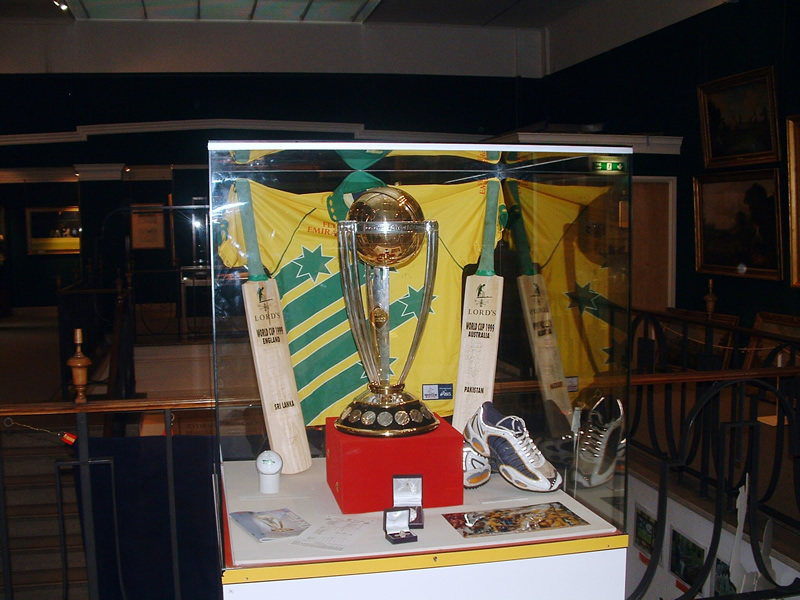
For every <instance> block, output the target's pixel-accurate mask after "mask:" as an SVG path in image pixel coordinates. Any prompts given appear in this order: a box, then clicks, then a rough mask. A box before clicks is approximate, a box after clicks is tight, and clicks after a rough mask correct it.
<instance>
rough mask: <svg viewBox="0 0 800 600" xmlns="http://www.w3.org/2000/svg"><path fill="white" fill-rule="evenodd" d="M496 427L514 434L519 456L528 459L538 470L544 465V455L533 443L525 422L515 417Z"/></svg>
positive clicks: (510, 417) (501, 421)
mask: <svg viewBox="0 0 800 600" xmlns="http://www.w3.org/2000/svg"><path fill="white" fill-rule="evenodd" d="M496 427H502V428H503V429H507V430H509V431H510V432H511V433H512V434H513V436H514V445H515V446H517V448H518V454H520V455H521V456H524V457H525V458H526V459H527V460H526V462H529V463H530V464H532V465H533V466H535V467H536V468H539V467H541V466H542V465H544V463H545V458H544V455H543V454H542V452H541V450H539V448H538V447H537V446H536V444H534V443H533V440H532V439H531V436H530V434H528V428H527V427H526V426H525V421H523V420H522V419H520V418H519V417H515V416H509V417H504V418H503V419H501V420H500V421H498V422H497V425H496Z"/></svg>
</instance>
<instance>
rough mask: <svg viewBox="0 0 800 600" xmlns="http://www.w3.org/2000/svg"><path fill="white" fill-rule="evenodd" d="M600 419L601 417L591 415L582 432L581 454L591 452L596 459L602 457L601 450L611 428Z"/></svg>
mask: <svg viewBox="0 0 800 600" xmlns="http://www.w3.org/2000/svg"><path fill="white" fill-rule="evenodd" d="M599 419H600V415H598V414H597V413H590V414H589V418H588V419H587V423H586V428H585V429H584V430H583V431H581V434H582V435H581V448H580V450H581V452H584V453H585V452H590V453H591V454H592V456H593V457H595V458H597V457H599V456H600V450H601V448H602V447H603V443H604V442H605V438H606V434H607V432H608V430H609V427H608V426H604V425H603V424H602V423H600V422H599Z"/></svg>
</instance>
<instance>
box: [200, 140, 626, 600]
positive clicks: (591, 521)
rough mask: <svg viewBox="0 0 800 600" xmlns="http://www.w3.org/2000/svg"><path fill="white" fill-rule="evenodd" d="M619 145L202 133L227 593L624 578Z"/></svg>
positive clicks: (617, 586) (562, 584)
mask: <svg viewBox="0 0 800 600" xmlns="http://www.w3.org/2000/svg"><path fill="white" fill-rule="evenodd" d="M630 155H631V151H630V149H629V148H624V147H588V146H573V147H569V146H544V145H541V146H531V145H504V146H500V145H486V146H477V145H432V144H428V145H425V144H415V145H409V144H388V143H387V144H375V143H344V142H342V143H294V142H280V143H275V142H269V143H267V142H241V143H236V142H212V143H210V144H209V160H210V206H211V226H212V227H211V228H212V247H213V255H214V256H213V262H212V282H211V283H212V294H213V304H214V354H215V386H216V394H217V416H218V432H219V440H220V454H221V468H220V475H221V476H220V481H219V486H218V488H219V500H220V502H219V513H220V539H221V542H222V544H221V546H222V548H223V555H224V564H223V585H224V590H225V593H226V594H231V593H234V591H235V592H236V594H237V597H242V596H241V594H249V593H252V594H253V597H256V594H259V593H262V592H263V590H264V588H265V587H269V588H270V590H272V591H274V592H276V593H280V592H281V591H284V590H285V591H288V589H287V588H292V587H295V588H298V589H299V588H302V589H305V590H306V591H313V590H315V589H319V590H320V593H323V590H327V592H328V593H330V592H331V591H335V590H336V589H338V587H337V586H341V589H349V590H350V596H356V597H357V596H358V595H359V593H358V590H359V589H360V590H363V592H364V594H363V595H365V596H366V595H367V594H368V593H369V590H370V589H374V588H372V587H371V586H373V585H375V583H377V584H379V585H381V590H382V592H381V593H382V594H384V591H386V590H389V592H388V593H389V597H392V598H394V597H401V596H400V595H392V594H395V593H396V594H400V593H401V592H403V590H405V592H404V594H403V595H402V597H406V596H407V595H408V593H416V592H415V590H414V589H411V588H409V587H408V586H406V585H401V584H400V581H401V580H402V573H404V572H406V571H408V570H415V571H418V575H419V577H423V578H424V581H425V582H426V583H425V585H427V586H428V588H426V589H439V588H441V589H443V590H444V589H447V590H450V591H459V590H460V591H464V592H467V591H468V590H469V589H470V585H473V583H472V582H474V580H475V577H476V575H479V574H484V575H486V576H487V577H490V578H493V579H491V580H492V581H495V582H497V583H496V585H497V586H499V587H497V588H496V589H497V590H498V593H500V592H502V591H508V592H509V593H510V592H512V591H514V589H515V588H514V587H513V586H511V587H508V586H509V585H510V583H509V582H510V581H512V580H513V578H512V579H509V580H508V581H509V582H507V583H500V581H503V580H504V578H505V579H507V577H506V575H508V574H509V573H513V572H515V571H517V570H519V569H520V568H524V569H531V570H532V571H528V570H526V573H539V572H540V573H542V576H543V577H544V579H546V580H547V581H546V584H545V583H542V584H541V585H540V584H539V583H537V588H536V589H537V590H539V591H540V592H541V591H542V590H545V591H547V592H548V593H552V594H553V597H567V596H569V595H570V594H575V595H577V594H578V593H580V592H581V590H584V591H585V590H588V589H589V588H588V587H586V586H588V585H589V583H588V582H590V581H597V579H593V578H594V577H595V576H596V577H599V578H602V581H604V585H603V586H602V587H603V588H604V590H603V593H608V595H607V596H603V597H609V598H612V597H622V596H623V595H624V555H625V548H626V546H627V536H626V535H624V531H625V524H624V522H623V519H624V505H625V480H626V478H625V416H626V412H625V407H626V405H627V390H628V387H627V375H628V370H627V358H628V357H627V356H626V340H627V324H628V309H629V306H628V303H629V276H630V252H629V250H630V234H629V223H630V220H629V211H630V204H629V189H630ZM359 222H362V224H358V225H350V224H352V223H359ZM363 223H366V224H363ZM376 397H377V398H378V399H377V400H376ZM390 397H391V398H395V399H396V398H400V397H402V399H401V400H399V401H398V402H399V404H392V402H394V400H392V402H389V401H387V400H386V398H390ZM486 402H490V404H489V405H488V406H487V405H485V403H486ZM476 419H481V423H483V425H481V424H479V423H478V422H477V421H476ZM487 423H488V426H489V429H492V427H494V428H495V429H497V428H500V429H504V431H506V432H507V434H504V435H506V437H507V439H508V440H509V441H508V442H507V445H508V446H509V447H514V448H516V452H517V454H519V455H520V456H521V460H522V461H523V463H524V464H527V465H529V466H530V465H536V466H535V467H533V466H530V469H531V470H532V471H533V472H532V473H531V472H529V471H528V470H527V469H528V467H525V468H523V471H525V472H524V473H523V476H519V477H518V476H517V474H516V471H514V469H515V468H516V467H514V468H512V467H510V466H509V465H510V464H511V462H513V461H511V462H510V459H508V457H507V456H501V454H502V452H504V451H503V450H502V449H498V448H496V447H495V446H496V440H495V439H494V438H491V435H490V434H486V432H485V430H484V429H485V428H484V425H486V424H487ZM465 431H466V438H465V436H464V432H465ZM492 431H494V430H492ZM495 437H498V436H495ZM499 437H502V436H499ZM499 437H498V439H499ZM490 438H491V439H490ZM465 439H466V443H465ZM484 442H486V444H484ZM490 446H492V447H490ZM267 451H270V452H267ZM275 452H277V454H278V455H280V462H281V463H282V470H281V471H280V473H279V474H269V473H267V472H262V470H266V471H269V470H270V469H271V468H274V467H275V464H276V463H275V462H274V461H273V459H272V458H269V459H268V457H271V456H273V455H274V453H275ZM526 453H527V455H526V456H522V455H525V454H526ZM483 455H486V456H483ZM270 461H271V462H270ZM543 465H546V466H543ZM492 467H493V468H492ZM465 471H466V472H465ZM398 478H399V479H398ZM267 481H270V482H273V483H275V484H276V485H277V491H275V490H274V488H272V487H270V486H271V485H272V484H271V483H270V484H268V483H265V482H267ZM398 481H401V482H404V484H405V485H406V486H408V489H407V490H405V495H402V494H401V498H402V500H399V499H398V495H397V493H398V492H397V486H398V483H397V482H398ZM465 485H466V487H465ZM393 486H394V488H393ZM265 490H268V491H265ZM415 494H417V495H416V496H415ZM406 505H409V506H406ZM398 509H399V510H398ZM423 514H424V519H423V520H422V521H420V520H419V518H421V517H422V515H423ZM415 519H417V520H416V521H415ZM420 524H421V527H417V525H420ZM406 525H408V529H406ZM412 526H413V527H412ZM406 532H408V533H407V534H406ZM401 540H402V541H403V542H404V543H402V544H398V543H396V542H397V541H401ZM409 540H410V541H409ZM405 542H408V543H405ZM468 565H469V566H470V576H469V577H465V576H464V574H463V567H465V566H468ZM476 569H480V570H479V571H476ZM576 572H585V576H584V575H581V576H580V577H576V576H575V573H576ZM356 575H358V576H360V578H359V579H358V581H359V582H362V583H364V586H356V587H353V586H354V581H353V580H352V578H353V577H354V576H356ZM365 575H368V578H370V579H371V578H378V579H379V581H376V582H374V583H369V584H367V582H366V579H365V577H364V576H365ZM528 579H529V578H528ZM395 581H396V582H397V585H394V584H393V583H392V582H395ZM493 585H495V584H493ZM542 586H544V587H542ZM354 589H355V590H356V591H355V592H354V591H353V590H354ZM591 589H592V590H593V592H592V593H593V594H598V593H600V592H598V588H597V587H595V586H591ZM393 590H396V591H393ZM244 597H248V596H247V595H245V596H244Z"/></svg>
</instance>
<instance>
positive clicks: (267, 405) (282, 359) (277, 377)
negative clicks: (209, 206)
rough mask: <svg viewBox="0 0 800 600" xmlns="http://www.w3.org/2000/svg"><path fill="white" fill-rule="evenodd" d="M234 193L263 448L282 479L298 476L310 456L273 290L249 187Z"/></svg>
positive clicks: (240, 187)
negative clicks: (277, 458) (276, 460)
mask: <svg viewBox="0 0 800 600" xmlns="http://www.w3.org/2000/svg"><path fill="white" fill-rule="evenodd" d="M236 192H237V194H238V196H239V200H240V202H242V205H241V207H240V209H239V210H240V215H241V219H242V229H243V230H244V238H245V246H246V249H247V263H248V269H249V276H248V280H247V282H246V283H245V284H244V285H242V297H243V299H244V311H245V318H246V319H247V331H248V333H249V334H250V348H251V349H252V351H253V362H254V364H255V370H256V380H257V381H258V392H259V395H260V396H261V407H262V409H263V413H264V423H265V424H266V427H267V436H268V437H269V446H270V449H271V450H274V451H275V452H277V453H278V454H280V455H281V458H282V459H283V472H284V473H286V474H293V473H300V472H301V471H305V470H306V469H308V468H309V467H310V466H311V450H310V449H309V446H308V436H307V435H306V427H305V421H304V420H303V411H302V410H301V408H300V397H299V396H298V394H297V382H296V381H295V379H294V370H293V369H292V361H291V356H290V354H289V344H288V342H287V339H286V324H285V323H284V320H283V311H282V310H281V303H280V294H279V292H278V285H277V284H276V283H275V280H274V279H269V278H267V276H266V275H265V274H264V267H263V264H262V262H261V252H260V251H259V248H258V236H257V234H256V226H255V217H254V215H253V206H252V203H251V197H250V185H249V182H248V181H245V180H239V181H237V182H236Z"/></svg>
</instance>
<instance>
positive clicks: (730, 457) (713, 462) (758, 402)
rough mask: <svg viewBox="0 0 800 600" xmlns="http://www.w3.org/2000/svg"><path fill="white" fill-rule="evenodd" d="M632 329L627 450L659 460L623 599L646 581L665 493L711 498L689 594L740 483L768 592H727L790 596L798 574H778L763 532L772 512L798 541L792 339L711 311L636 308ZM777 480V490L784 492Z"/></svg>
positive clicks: (797, 406)
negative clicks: (645, 546) (646, 554)
mask: <svg viewBox="0 0 800 600" xmlns="http://www.w3.org/2000/svg"><path fill="white" fill-rule="evenodd" d="M630 331H631V336H630V340H631V344H630V348H631V356H632V357H633V358H632V370H633V374H632V375H631V401H630V410H629V427H628V446H629V452H631V453H636V452H638V453H642V454H643V455H646V456H648V457H650V458H651V459H652V460H654V461H655V463H656V464H657V465H658V466H657V469H658V478H657V486H658V499H659V500H658V510H657V515H656V518H655V520H656V532H655V539H654V542H653V550H652V555H651V556H650V562H649V564H648V567H647V570H646V572H645V575H644V577H643V579H642V580H641V581H640V582H639V584H638V586H637V587H636V589H635V591H634V592H633V593H632V594H631V596H630V598H629V600H638V599H639V598H642V597H643V596H644V594H645V593H646V591H647V589H648V587H649V586H650V585H651V583H652V582H653V578H654V576H655V574H656V570H657V569H658V565H659V562H660V554H661V552H662V551H663V548H664V541H665V534H666V531H667V523H668V522H669V515H668V514H667V500H668V498H669V497H670V495H671V494H672V493H679V495H680V496H681V498H683V499H687V498H688V502H690V503H692V502H693V501H692V498H694V499H695V500H694V502H695V503H697V502H700V501H701V500H705V501H706V503H708V502H712V503H713V509H712V512H713V525H712V535H711V539H710V541H709V543H708V550H707V553H706V557H705V560H704V562H703V565H702V568H701V569H700V571H699V572H697V573H696V574H695V575H694V577H693V583H692V585H690V586H688V590H687V591H686V592H685V593H684V594H682V595H681V596H680V598H681V599H688V598H692V597H694V596H695V595H696V594H697V593H698V592H699V591H700V590H701V589H702V586H703V585H704V584H705V582H706V581H707V580H708V578H709V577H711V576H712V573H713V568H714V562H715V560H716V558H717V550H718V547H719V542H720V537H721V534H722V531H723V529H724V528H725V527H726V525H727V526H730V523H731V522H732V520H733V519H734V515H735V514H736V511H735V508H736V501H737V498H738V496H739V493H740V491H741V490H743V489H744V486H745V482H747V488H746V489H747V490H748V493H747V529H748V534H749V537H750V547H751V549H752V558H753V560H754V562H755V564H756V566H757V569H758V572H759V575H760V577H761V578H763V580H765V581H767V582H768V584H769V586H768V587H770V588H771V589H760V590H757V591H756V590H751V591H747V592H746V593H741V590H740V593H739V594H737V595H735V596H732V597H737V598H743V597H747V598H782V597H788V596H792V595H795V594H798V593H799V592H800V579H796V580H794V581H792V582H790V583H788V584H783V585H779V584H778V582H777V581H775V579H774V577H773V575H772V573H771V571H770V569H769V568H768V566H767V562H768V561H767V559H766V557H765V556H763V552H762V548H761V545H760V544H759V539H760V532H761V529H762V527H761V524H762V522H763V521H764V520H765V519H767V518H769V519H772V520H774V521H776V522H779V523H781V524H782V525H783V530H782V531H783V532H785V534H786V535H787V536H788V537H789V538H790V540H789V541H788V544H789V545H790V547H791V544H794V547H795V548H796V547H797V545H796V544H797V543H799V542H800V421H799V419H798V417H799V416H800V414H799V412H798V411H799V410H800V403H799V401H798V384H800V368H799V367H798V366H795V365H796V364H797V363H796V361H795V358H796V355H797V353H798V351H799V350H800V340H798V339H794V338H789V337H785V336H782V335H779V334H776V333H769V332H766V331H761V330H753V329H743V328H739V327H736V326H735V325H728V324H724V323H719V322H718V321H712V320H711V319H705V320H704V319H698V320H694V319H687V318H686V317H680V318H679V317H676V316H675V315H669V314H657V313H644V312H641V313H638V314H637V315H636V316H635V318H634V319H633V321H632V326H631V329H630ZM670 335H672V339H670ZM670 345H671V347H670ZM756 352H757V353H759V354H760V355H761V358H760V360H759V361H758V365H759V366H758V367H757V368H755V367H752V365H753V364H755V363H756V361H754V360H753V354H754V353H756ZM779 356H781V357H782V359H780V360H778V359H777V357H779ZM770 364H783V365H787V366H782V367H775V366H769V365H770ZM765 365H766V366H765ZM745 366H747V367H748V368H743V367H745ZM692 367H694V368H692ZM722 367H727V368H724V369H723V368H722ZM773 422H774V425H773ZM629 461H630V456H629ZM629 464H630V463H629ZM764 471H766V472H767V477H766V479H765V480H764V478H763V477H762V475H763V473H764ZM779 487H780V488H781V489H782V490H783V491H784V492H785V493H784V494H783V495H782V497H781V498H778V497H777V495H776V490H778V489H779ZM786 492H788V493H786Z"/></svg>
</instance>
